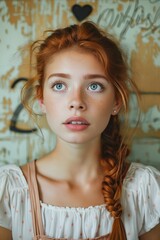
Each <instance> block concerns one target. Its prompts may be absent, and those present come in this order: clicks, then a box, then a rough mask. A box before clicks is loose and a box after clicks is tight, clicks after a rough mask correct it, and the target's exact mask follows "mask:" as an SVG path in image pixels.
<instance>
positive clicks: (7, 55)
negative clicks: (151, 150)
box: [0, 0, 160, 165]
mask: <svg viewBox="0 0 160 240" xmlns="http://www.w3.org/2000/svg"><path fill="white" fill-rule="evenodd" d="M85 19H88V20H91V21H93V22H95V23H97V24H98V25H99V26H101V27H103V28H104V30H105V31H109V32H110V33H112V34H114V35H116V36H117V38H118V39H119V41H120V43H121V45H122V47H123V48H124V50H125V52H126V54H127V56H128V61H129V64H130V65H131V66H132V69H133V78H134V80H135V82H136V83H137V84H138V86H139V88H140V91H141V93H142V114H141V121H140V127H139V132H138V134H139V137H140V138H141V139H139V140H138V141H142V142H141V143H142V144H141V146H142V148H141V149H142V150H143V149H144V151H143V153H144V156H143V157H144V158H145V144H144V148H143V141H144V139H145V141H144V142H146V137H147V139H149V141H150V142H152V143H153V145H154V140H155V139H156V146H157V144H159V148H158V150H156V153H155V156H154V158H155V160H154V162H155V163H154V164H155V165H156V164H157V165H158V160H157V159H160V140H157V139H160V104H159V102H160V79H159V76H160V1H159V0H141V1H139V0H133V1H129V0H128V1H127V0H120V1H115V0H112V1H110V0H99V1H97V0H92V1H86V0H85V1H84V0H83V1H74V0H69V1H68V0H62V1H58V0H55V1H52V0H48V1H41V0H40V1H38V0H33V1H31V0H28V1H25V0H21V1H18V0H16V1H7V0H2V1H0V24H1V29H0V32H1V34H0V51H1V55H2V56H3V58H1V60H0V66H1V72H0V111H1V114H0V116H1V117H0V162H1V163H8V162H13V163H16V164H22V163H23V162H26V161H29V160H32V159H33V158H35V157H38V156H40V155H41V154H43V153H45V152H46V151H49V150H50V149H51V148H52V147H53V146H54V142H55V139H54V137H53V136H52V135H51V133H50V131H49V129H48V128H47V127H46V126H44V127H42V130H43V137H42V136H41V134H39V130H38V129H37V127H36V126H35V125H34V124H33V122H31V123H30V116H29V115H28V114H27V113H26V112H25V111H24V109H23V106H22V104H21V102H20V89H21V87H22V86H23V83H24V82H25V81H27V79H28V78H29V76H30V69H29V49H28V44H29V43H30V42H31V41H33V40H35V39H38V38H41V37H42V33H43V31H45V30H46V29H50V28H56V27H60V26H62V27H63V26H65V25H68V24H74V23H77V22H81V21H83V20H85ZM136 112H137V101H136V99H134V96H133V98H132V101H131V113H130V127H131V128H132V127H134V123H135V121H136V116H137V114H136ZM44 139H45V140H44ZM152 140H153V141H152ZM157 141H158V143H157ZM40 145H41V147H40ZM135 146H137V145H136V142H135ZM154 146H155V145H154ZM152 147H153V146H152ZM39 149H41V152H39ZM133 149H134V146H133ZM156 149H157V148H156ZM135 151H137V148H136V147H135ZM138 151H139V150H138ZM137 154H138V153H137ZM132 155H133V158H134V159H138V160H139V156H138V157H137V155H136V154H135V152H133V154H132ZM146 156H148V155H146ZM140 161H141V160H140ZM142 161H143V159H142ZM148 161H150V160H148Z"/></svg>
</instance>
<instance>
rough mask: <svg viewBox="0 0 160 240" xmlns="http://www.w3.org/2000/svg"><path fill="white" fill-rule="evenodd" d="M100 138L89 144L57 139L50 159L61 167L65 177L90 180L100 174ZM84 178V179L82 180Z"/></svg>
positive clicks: (58, 167) (74, 179)
mask: <svg viewBox="0 0 160 240" xmlns="http://www.w3.org/2000/svg"><path fill="white" fill-rule="evenodd" d="M100 152H101V146H100V140H99V139H98V140H96V141H93V142H90V143H89V144H87V143H85V144H70V143H66V142H63V141H61V140H57V144H56V147H55V149H54V151H53V152H52V153H51V156H50V159H54V161H52V160H51V161H52V162H54V165H56V166H57V169H60V172H61V174H62V175H63V176H64V178H67V179H68V180H70V181H72V180H73V181H76V179H77V181H79V179H80V178H81V181H84V182H85V181H87V180H88V181H90V180H94V179H96V178H97V176H99V175H100V172H101V170H100V158H101V153H100ZM82 179H83V180H82Z"/></svg>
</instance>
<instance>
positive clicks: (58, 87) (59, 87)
mask: <svg viewBox="0 0 160 240" xmlns="http://www.w3.org/2000/svg"><path fill="white" fill-rule="evenodd" d="M52 88H53V90H54V91H57V92H60V91H64V90H65V85H64V84H63V83H61V82H59V83H55V84H54V85H53V86H52Z"/></svg>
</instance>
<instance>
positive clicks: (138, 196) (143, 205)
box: [0, 163, 160, 240]
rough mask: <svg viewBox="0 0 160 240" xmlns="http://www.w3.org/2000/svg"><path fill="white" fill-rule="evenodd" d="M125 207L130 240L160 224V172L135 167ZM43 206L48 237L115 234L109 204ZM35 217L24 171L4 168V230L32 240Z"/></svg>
mask: <svg viewBox="0 0 160 240" xmlns="http://www.w3.org/2000/svg"><path fill="white" fill-rule="evenodd" d="M121 203H122V206H123V214H122V221H123V223H124V227H125V230H126V234H127V240H138V236H140V235H142V234H143V233H145V232H147V231H149V230H151V229H152V228H153V227H155V226H156V225H157V224H159V223H160V172H159V171H158V170H156V169H155V168H153V167H149V166H144V165H142V164H139V163H131V165H130V167H129V170H128V172H127V174H126V177H125V179H124V182H123V187H122V196H121ZM40 205H41V214H42V222H43V227H44V231H45V235H47V236H49V237H51V238H73V239H86V238H96V237H100V236H103V235H107V234H108V233H110V232H111V229H112V223H113V218H112V217H111V216H110V213H109V212H108V211H107V210H106V207H105V204H104V205H100V206H90V207H87V208H82V207H79V208H74V207H58V206H52V205H47V204H45V203H43V202H40ZM31 215H32V214H31V205H30V197H29V191H28V184H27V182H26V179H25V177H24V175H23V173H22V171H21V169H20V168H19V167H18V166H16V165H6V166H3V167H0V226H2V227H4V228H7V229H10V230H12V237H13V240H31V239H32V237H33V227H32V216H31Z"/></svg>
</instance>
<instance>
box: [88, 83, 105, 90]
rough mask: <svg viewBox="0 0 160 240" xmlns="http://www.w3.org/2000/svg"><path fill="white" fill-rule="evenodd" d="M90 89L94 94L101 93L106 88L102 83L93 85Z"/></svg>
mask: <svg viewBox="0 0 160 240" xmlns="http://www.w3.org/2000/svg"><path fill="white" fill-rule="evenodd" d="M88 89H89V90H90V91H92V92H101V91H102V90H103V89H104V87H103V85H102V84H100V83H91V84H90V85H89V87H88Z"/></svg>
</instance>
